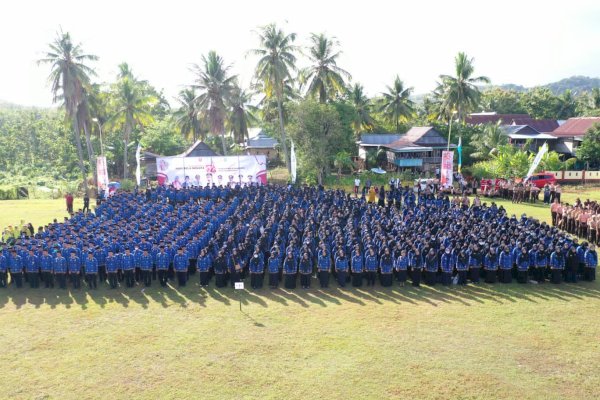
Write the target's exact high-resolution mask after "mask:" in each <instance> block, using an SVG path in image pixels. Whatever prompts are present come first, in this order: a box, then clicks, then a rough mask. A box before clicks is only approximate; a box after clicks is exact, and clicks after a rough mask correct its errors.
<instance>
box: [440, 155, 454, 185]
mask: <svg viewBox="0 0 600 400" xmlns="http://www.w3.org/2000/svg"><path fill="white" fill-rule="evenodd" d="M453 162H454V152H453V151H442V168H441V169H440V184H441V186H442V187H444V188H445V187H450V186H452V178H453V175H452V163H453Z"/></svg>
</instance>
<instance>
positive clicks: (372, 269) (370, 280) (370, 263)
mask: <svg viewBox="0 0 600 400" xmlns="http://www.w3.org/2000/svg"><path fill="white" fill-rule="evenodd" d="M378 264H379V263H378V261H377V254H376V253H375V249H374V248H373V247H370V248H369V253H368V254H367V256H366V257H365V271H366V273H367V286H375V277H376V276H377V267H378Z"/></svg>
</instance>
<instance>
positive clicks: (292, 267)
mask: <svg viewBox="0 0 600 400" xmlns="http://www.w3.org/2000/svg"><path fill="white" fill-rule="evenodd" d="M297 274H298V265H297V264H296V259H295V258H294V254H293V253H292V252H289V253H288V254H287V256H286V257H285V260H284V261H283V275H284V277H285V279H284V286H285V288H286V289H296V275H297Z"/></svg>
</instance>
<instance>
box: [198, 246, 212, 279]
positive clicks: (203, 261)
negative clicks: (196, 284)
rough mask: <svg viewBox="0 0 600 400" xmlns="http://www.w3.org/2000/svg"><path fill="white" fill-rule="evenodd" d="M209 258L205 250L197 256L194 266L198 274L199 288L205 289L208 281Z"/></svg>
mask: <svg viewBox="0 0 600 400" xmlns="http://www.w3.org/2000/svg"><path fill="white" fill-rule="evenodd" d="M211 262H212V261H211V258H210V255H209V254H208V252H207V251H206V249H202V250H201V251H200V255H198V260H197V262H196V266H197V268H198V272H199V273H200V286H202V287H207V286H208V283H209V281H210V272H209V271H210V266H211Z"/></svg>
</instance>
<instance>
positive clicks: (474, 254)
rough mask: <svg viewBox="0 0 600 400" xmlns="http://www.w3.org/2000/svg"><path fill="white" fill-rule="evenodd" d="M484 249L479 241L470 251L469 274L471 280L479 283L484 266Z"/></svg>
mask: <svg viewBox="0 0 600 400" xmlns="http://www.w3.org/2000/svg"><path fill="white" fill-rule="evenodd" d="M483 256H484V254H483V251H482V249H480V248H479V245H478V244H477V243H474V244H473V247H472V249H471V250H470V251H469V275H470V279H471V282H473V283H479V279H480V276H481V267H482V266H483Z"/></svg>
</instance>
